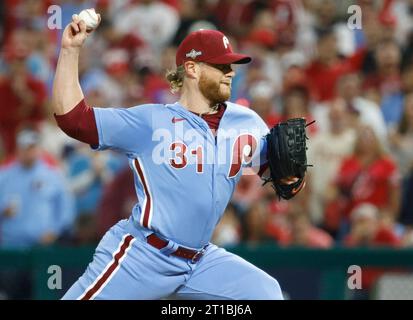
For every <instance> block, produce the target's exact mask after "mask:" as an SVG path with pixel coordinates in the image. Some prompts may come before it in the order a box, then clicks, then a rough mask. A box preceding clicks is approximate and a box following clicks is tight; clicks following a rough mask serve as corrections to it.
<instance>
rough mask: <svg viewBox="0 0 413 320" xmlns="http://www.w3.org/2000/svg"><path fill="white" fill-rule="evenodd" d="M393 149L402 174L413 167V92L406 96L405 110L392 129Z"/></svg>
mask: <svg viewBox="0 0 413 320" xmlns="http://www.w3.org/2000/svg"><path fill="white" fill-rule="evenodd" d="M390 143H391V151H392V154H393V156H395V158H396V159H397V162H398V165H399V170H400V173H401V175H402V176H407V175H408V174H409V172H410V171H411V170H412V169H413V93H410V94H408V95H406V96H405V98H404V111H403V114H402V117H401V119H400V122H399V125H398V126H397V128H394V129H392V130H391V135H390Z"/></svg>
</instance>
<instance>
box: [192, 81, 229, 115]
mask: <svg viewBox="0 0 413 320" xmlns="http://www.w3.org/2000/svg"><path fill="white" fill-rule="evenodd" d="M220 85H221V84H220V83H219V82H216V81H213V80H211V79H210V78H208V77H207V76H205V74H204V73H202V74H201V77H200V79H199V90H200V91H201V93H202V95H203V96H204V97H205V98H206V99H208V101H210V107H211V108H212V109H215V108H216V105H217V104H219V103H222V102H225V101H227V100H228V99H229V98H230V97H231V87H229V90H222V89H220Z"/></svg>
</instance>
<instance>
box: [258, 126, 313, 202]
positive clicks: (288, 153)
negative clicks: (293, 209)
mask: <svg viewBox="0 0 413 320" xmlns="http://www.w3.org/2000/svg"><path fill="white" fill-rule="evenodd" d="M312 123H314V121H313V122H311V123H309V124H307V123H306V120H305V119H304V118H294V119H289V120H287V121H286V122H282V123H279V124H277V125H275V126H274V127H273V128H272V129H271V130H270V132H269V133H268V134H267V136H266V140H267V157H268V164H269V170H270V177H269V178H268V179H266V181H265V182H264V184H265V183H267V182H271V184H272V187H273V188H274V190H275V191H276V193H277V194H278V196H279V197H280V198H283V199H286V200H288V199H291V198H292V197H294V196H295V195H296V194H297V193H298V191H300V190H301V189H302V188H303V186H304V185H305V180H304V178H305V173H306V171H307V167H309V166H310V165H308V164H307V154H306V151H307V146H306V140H307V139H308V138H307V136H306V131H305V130H306V127H307V126H309V125H310V124H312ZM291 177H296V178H298V180H297V181H296V182H294V183H291V184H285V183H282V182H281V180H282V179H286V178H291Z"/></svg>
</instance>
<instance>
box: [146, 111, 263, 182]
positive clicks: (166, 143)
mask: <svg viewBox="0 0 413 320" xmlns="http://www.w3.org/2000/svg"><path fill="white" fill-rule="evenodd" d="M171 121H172V123H174V124H176V123H182V122H184V121H186V119H184V118H179V117H173V118H172V120H171ZM174 130H175V132H171V131H169V130H166V129H158V130H155V131H154V134H153V136H152V138H153V140H154V141H159V143H158V144H157V145H156V146H155V147H154V149H153V151H152V159H153V161H154V163H156V164H168V165H169V166H171V167H172V168H173V169H176V170H182V169H185V168H187V166H188V165H194V166H192V167H191V168H194V170H195V172H196V173H203V172H204V169H205V165H212V164H215V165H227V166H228V169H227V177H228V178H234V177H236V176H237V175H238V174H239V173H240V171H241V169H242V168H243V167H245V166H251V167H254V168H255V167H259V165H260V163H261V161H260V158H259V154H258V152H257V149H258V147H259V143H260V141H259V140H260V139H259V137H261V136H262V134H261V133H260V131H259V130H258V129H256V130H251V131H250V132H243V133H240V132H239V130H236V129H228V130H224V129H218V131H219V135H220V137H221V139H220V141H219V143H218V144H212V143H211V141H209V142H208V140H205V139H204V136H203V133H202V132H200V131H199V130H196V129H186V130H184V128H183V126H182V125H179V126H178V125H176V126H175V127H174ZM253 171H254V170H250V171H248V173H246V174H254V172H253Z"/></svg>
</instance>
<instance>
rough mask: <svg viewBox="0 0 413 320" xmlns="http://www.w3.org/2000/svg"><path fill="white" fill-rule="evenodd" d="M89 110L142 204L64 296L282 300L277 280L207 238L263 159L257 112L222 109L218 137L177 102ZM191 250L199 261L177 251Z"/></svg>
mask: <svg viewBox="0 0 413 320" xmlns="http://www.w3.org/2000/svg"><path fill="white" fill-rule="evenodd" d="M94 112H95V118H96V123H97V128H98V131H99V146H98V148H99V149H106V148H112V149H117V150H120V151H122V152H124V153H125V154H126V155H127V156H128V158H129V163H130V166H131V168H132V170H133V172H134V176H135V189H136V193H137V196H138V198H139V203H138V204H136V206H135V207H134V209H133V212H132V216H131V218H130V219H128V220H122V221H120V222H118V223H117V224H116V225H115V226H113V227H112V228H111V229H110V230H109V231H108V232H107V233H106V234H105V236H104V237H103V239H102V240H101V242H100V243H99V246H98V247H97V249H96V252H95V255H94V259H93V261H92V262H91V263H90V264H89V266H88V268H87V270H86V272H85V273H84V274H83V275H82V276H81V277H80V278H79V279H78V281H76V283H75V284H74V285H73V286H72V287H71V288H70V289H69V291H68V292H67V293H66V294H65V295H64V297H63V299H82V300H88V299H162V298H165V297H173V298H177V299H283V297H282V293H281V289H280V286H279V284H278V282H277V281H276V280H275V279H274V278H272V277H271V276H270V275H268V274H267V273H265V272H264V271H262V270H260V269H258V268H257V267H255V266H253V265H252V264H251V263H248V262H247V261H245V260H244V259H242V258H240V257H238V256H236V255H234V254H232V253H230V252H227V251H226V250H225V249H222V248H218V247H217V246H215V245H213V244H212V243H210V242H209V240H210V238H211V235H212V232H213V230H214V228H215V226H216V224H217V223H218V221H219V219H220V218H221V216H222V214H223V212H224V209H225V207H226V206H227V204H228V202H229V200H230V199H231V196H232V193H233V192H234V188H235V185H236V183H237V182H238V180H239V179H240V176H241V174H242V168H243V167H251V168H255V171H258V168H260V167H261V166H262V165H263V164H265V162H266V160H265V153H266V152H265V150H266V146H265V139H264V136H265V134H266V133H267V131H268V128H267V126H266V125H265V123H264V122H263V121H262V119H261V118H260V117H259V116H258V115H257V114H256V113H255V112H254V111H252V110H250V109H248V108H246V107H243V106H238V105H235V104H233V103H227V108H226V110H225V112H224V114H223V116H222V118H221V121H220V124H219V129H218V130H217V132H216V136H215V135H214V133H213V132H212V131H211V129H210V128H209V126H208V124H207V123H206V122H205V121H204V120H203V119H202V118H201V117H199V116H197V115H195V114H193V113H191V112H190V111H188V110H186V109H185V108H184V107H182V106H181V105H179V104H178V103H175V104H171V105H166V106H165V105H157V104H151V105H143V106H138V107H134V108H130V109H114V108H109V109H99V108H95V109H94ZM154 234H156V235H158V236H160V237H161V238H163V239H164V240H166V242H167V245H165V246H163V245H162V248H159V247H156V246H155V244H153V243H152V244H151V242H150V241H149V240H148V239H150V238H151V237H152V236H153V235H154ZM182 246H184V249H182ZM185 247H186V249H185ZM188 248H190V249H196V252H197V255H198V253H201V258H200V259H199V260H194V258H191V259H188V258H186V257H184V256H183V255H182V254H181V255H177V254H176V252H178V251H179V250H181V252H182V250H187V249H188ZM201 248H202V249H201ZM198 250H199V251H198ZM197 255H195V256H193V257H196V256H197Z"/></svg>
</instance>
